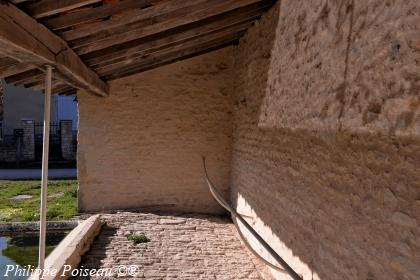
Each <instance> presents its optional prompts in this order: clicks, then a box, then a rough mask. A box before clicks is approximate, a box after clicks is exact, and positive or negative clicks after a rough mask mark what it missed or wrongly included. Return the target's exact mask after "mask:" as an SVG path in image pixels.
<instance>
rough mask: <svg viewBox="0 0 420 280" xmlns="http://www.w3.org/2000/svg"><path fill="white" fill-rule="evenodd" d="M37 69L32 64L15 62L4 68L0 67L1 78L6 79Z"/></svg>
mask: <svg viewBox="0 0 420 280" xmlns="http://www.w3.org/2000/svg"><path fill="white" fill-rule="evenodd" d="M34 68H35V67H34V66H33V65H30V64H25V63H19V62H15V63H13V64H9V65H7V66H4V67H0V78H6V77H9V76H13V75H16V74H19V73H23V72H25V71H28V70H31V69H34Z"/></svg>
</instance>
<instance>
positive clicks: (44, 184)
mask: <svg viewBox="0 0 420 280" xmlns="http://www.w3.org/2000/svg"><path fill="white" fill-rule="evenodd" d="M46 69H47V71H46V77H45V95H44V141H43V153H42V181H41V209H40V211H41V215H40V222H39V255H38V267H39V269H41V270H43V269H44V266H45V237H46V232H47V222H46V219H47V194H48V154H49V146H50V117H51V79H52V67H51V66H49V65H47V66H46ZM41 275H42V274H41Z"/></svg>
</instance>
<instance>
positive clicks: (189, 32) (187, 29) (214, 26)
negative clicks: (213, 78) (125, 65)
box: [81, 7, 266, 67]
mask: <svg viewBox="0 0 420 280" xmlns="http://www.w3.org/2000/svg"><path fill="white" fill-rule="evenodd" d="M264 8H266V7H256V8H255V9H246V10H244V11H243V12H229V13H226V14H222V15H220V17H219V16H218V17H213V18H210V19H207V20H204V21H198V22H194V23H192V24H188V25H184V26H181V27H178V28H176V29H171V30H168V31H164V32H161V33H158V34H154V35H151V36H147V37H144V38H139V39H137V40H134V41H131V42H127V43H125V44H123V45H117V46H113V47H110V48H107V49H103V50H99V51H97V52H92V53H89V54H86V55H82V56H81V57H82V59H83V60H84V61H85V62H86V63H87V64H88V65H89V66H90V67H96V66H98V65H104V64H107V63H109V62H112V61H116V60H119V59H121V58H124V57H130V56H132V55H135V54H137V53H140V52H144V51H147V50H149V49H151V48H157V47H162V46H166V45H169V44H173V43H176V42H180V41H185V40H188V39H192V38H194V37H198V36H202V35H204V34H209V33H212V32H215V31H217V30H221V29H225V28H228V27H231V26H234V25H237V24H243V23H246V22H249V23H250V24H252V23H253V21H254V20H256V19H257V18H259V17H260V16H261V13H262V11H263V10H264Z"/></svg>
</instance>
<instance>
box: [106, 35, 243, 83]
mask: <svg viewBox="0 0 420 280" xmlns="http://www.w3.org/2000/svg"><path fill="white" fill-rule="evenodd" d="M243 33H244V32H241V33H238V34H231V35H230V36H227V37H223V38H217V39H213V40H207V41H204V42H202V43H200V44H198V45H197V43H194V44H191V45H190V44H186V45H182V44H181V45H179V46H177V47H175V48H170V49H168V50H166V51H163V52H158V53H155V54H152V55H150V56H148V57H146V58H144V59H142V60H140V61H139V62H138V63H134V62H133V63H130V64H129V65H125V66H122V67H118V68H111V69H100V70H98V71H99V72H100V75H101V76H103V77H104V79H106V80H113V79H117V78H121V77H124V76H128V75H131V74H135V73H138V72H142V71H145V69H151V68H150V67H153V66H156V65H163V64H166V63H170V62H174V61H178V60H182V59H185V58H186V57H191V56H193V55H198V54H201V53H203V52H208V51H212V50H214V48H219V47H221V46H223V47H225V46H228V45H230V44H232V43H233V42H234V41H237V40H238V38H239V37H240V36H241V35H242V34H243Z"/></svg>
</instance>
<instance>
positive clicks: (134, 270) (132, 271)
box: [128, 265, 139, 276]
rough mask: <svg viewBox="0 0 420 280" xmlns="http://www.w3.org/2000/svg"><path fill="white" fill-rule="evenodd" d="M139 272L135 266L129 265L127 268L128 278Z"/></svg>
mask: <svg viewBox="0 0 420 280" xmlns="http://www.w3.org/2000/svg"><path fill="white" fill-rule="evenodd" d="M138 272H139V268H138V266H137V265H130V266H129V267H128V275H130V276H137V273H138Z"/></svg>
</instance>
